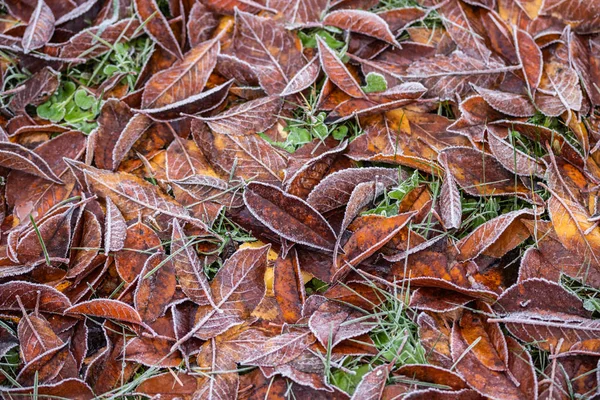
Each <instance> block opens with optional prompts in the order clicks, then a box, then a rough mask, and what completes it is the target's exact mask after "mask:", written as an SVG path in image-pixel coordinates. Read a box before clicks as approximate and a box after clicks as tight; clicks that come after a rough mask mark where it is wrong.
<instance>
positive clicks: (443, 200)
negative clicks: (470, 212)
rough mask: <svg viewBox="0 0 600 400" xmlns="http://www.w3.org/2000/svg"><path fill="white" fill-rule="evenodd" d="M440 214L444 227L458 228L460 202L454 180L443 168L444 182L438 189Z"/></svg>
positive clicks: (448, 171)
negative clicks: (439, 189)
mask: <svg viewBox="0 0 600 400" xmlns="http://www.w3.org/2000/svg"><path fill="white" fill-rule="evenodd" d="M440 216H441V217H442V222H443V224H444V227H445V228H446V229H458V228H460V223H461V221H462V204H461V200H460V192H459V191H458V187H457V186H456V181H455V180H454V177H453V176H452V174H451V173H450V169H449V168H445V174H444V182H443V183H442V189H441V191H440Z"/></svg>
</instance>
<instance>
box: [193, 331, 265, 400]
mask: <svg viewBox="0 0 600 400" xmlns="http://www.w3.org/2000/svg"><path fill="white" fill-rule="evenodd" d="M265 340H266V337H265V336H264V334H263V333H262V332H261V331H259V330H257V329H248V326H247V325H245V324H244V325H241V326H239V327H235V328H233V329H230V330H229V331H228V332H226V333H224V334H222V335H219V336H217V337H216V338H214V339H211V340H210V341H208V342H206V343H205V344H204V345H203V346H202V348H201V349H200V353H199V354H198V358H197V362H198V366H199V367H200V368H202V369H203V370H206V371H210V372H213V373H215V375H214V377H213V378H212V379H210V378H208V377H207V378H204V379H203V380H202V386H201V388H200V389H199V390H198V392H197V393H196V395H198V396H200V397H199V398H213V397H217V398H235V397H236V395H237V390H238V386H239V376H238V374H237V373H236V372H235V369H236V363H239V362H241V361H242V360H243V359H244V358H246V357H247V355H249V354H251V353H252V352H253V351H254V350H255V349H256V348H257V347H258V346H260V345H261V344H262V343H263V342H264V341H265Z"/></svg>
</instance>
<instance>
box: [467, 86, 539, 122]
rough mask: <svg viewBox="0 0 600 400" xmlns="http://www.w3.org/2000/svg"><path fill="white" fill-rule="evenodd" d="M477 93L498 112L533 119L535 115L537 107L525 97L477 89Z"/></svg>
mask: <svg viewBox="0 0 600 400" xmlns="http://www.w3.org/2000/svg"><path fill="white" fill-rule="evenodd" d="M475 90H476V91H477V93H479V94H480V95H481V97H483V99H484V100H485V101H486V102H487V103H488V104H489V105H490V107H492V108H493V109H494V110H496V111H500V112H501V113H503V114H506V115H511V116H513V117H531V116H532V115H534V114H535V111H536V110H535V107H534V105H533V104H531V100H530V99H529V98H528V97H527V96H525V95H523V94H516V93H509V92H501V91H499V90H491V89H485V88H480V87H475Z"/></svg>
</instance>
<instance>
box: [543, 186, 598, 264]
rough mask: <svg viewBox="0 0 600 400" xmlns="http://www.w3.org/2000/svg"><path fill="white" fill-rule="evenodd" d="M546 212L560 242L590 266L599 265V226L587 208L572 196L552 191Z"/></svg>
mask: <svg viewBox="0 0 600 400" xmlns="http://www.w3.org/2000/svg"><path fill="white" fill-rule="evenodd" d="M548 212H549V213H550V219H551V220H552V225H554V230H555V231H556V235H557V236H558V239H559V240H560V242H561V243H562V244H563V246H565V248H567V249H568V250H571V251H572V252H573V253H575V254H577V255H578V256H580V257H581V258H582V259H583V260H584V261H585V262H586V263H588V264H589V267H590V268H598V266H600V227H598V226H597V225H596V224H595V223H594V222H593V221H591V220H590V215H589V213H588V212H587V210H586V209H585V208H584V207H582V206H581V205H580V204H579V203H577V202H576V201H574V200H573V199H572V198H569V197H567V196H561V195H560V194H558V193H556V192H555V191H552V197H550V200H548Z"/></svg>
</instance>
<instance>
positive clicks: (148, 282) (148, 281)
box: [134, 252, 177, 323]
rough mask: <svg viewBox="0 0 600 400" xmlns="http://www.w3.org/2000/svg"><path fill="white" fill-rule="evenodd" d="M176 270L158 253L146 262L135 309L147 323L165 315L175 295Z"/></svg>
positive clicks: (138, 287)
mask: <svg viewBox="0 0 600 400" xmlns="http://www.w3.org/2000/svg"><path fill="white" fill-rule="evenodd" d="M176 285H177V281H176V279H175V270H174V268H173V263H172V262H171V260H169V259H167V258H165V256H164V254H163V253H160V252H156V253H155V254H153V255H152V256H150V257H149V258H148V259H147V260H146V264H145V265H144V268H143V269H142V273H141V274H140V277H139V281H138V285H137V289H136V291H135V300H134V302H135V308H136V310H137V311H138V312H139V315H140V317H141V318H142V320H143V321H144V322H146V323H151V322H154V321H155V320H156V319H157V318H158V317H160V316H161V315H163V313H164V312H165V310H166V308H167V306H168V305H169V303H170V302H171V299H172V298H173V295H174V294H175V286H176Z"/></svg>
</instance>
